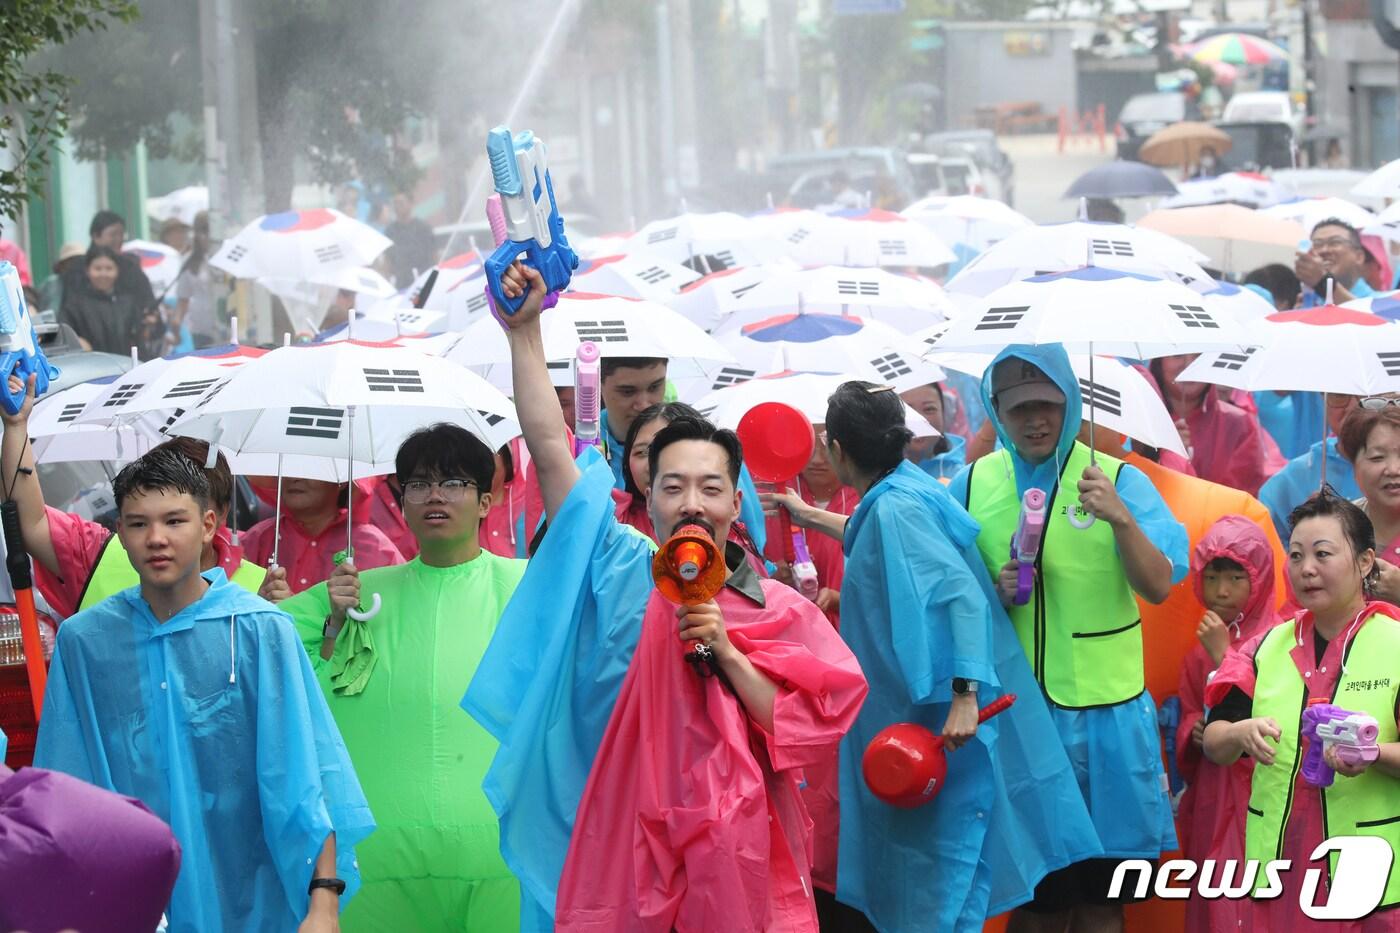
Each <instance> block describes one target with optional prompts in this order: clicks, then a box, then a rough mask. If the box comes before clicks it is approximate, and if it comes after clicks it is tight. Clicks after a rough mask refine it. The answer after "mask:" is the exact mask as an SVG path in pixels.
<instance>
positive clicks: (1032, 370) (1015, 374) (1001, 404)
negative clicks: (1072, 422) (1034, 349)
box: [992, 356, 1065, 411]
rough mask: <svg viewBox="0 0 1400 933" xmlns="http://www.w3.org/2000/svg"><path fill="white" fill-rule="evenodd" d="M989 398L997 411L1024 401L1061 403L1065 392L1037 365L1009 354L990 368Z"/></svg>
mask: <svg viewBox="0 0 1400 933" xmlns="http://www.w3.org/2000/svg"><path fill="white" fill-rule="evenodd" d="M992 399H993V400H994V401H995V402H996V406H997V410H998V411H1011V410H1012V409H1013V408H1016V407H1017V406H1020V405H1024V404H1026V403H1027V402H1049V403H1050V404H1052V405H1063V404H1064V403H1065V393H1064V392H1062V391H1060V387H1059V386H1057V385H1055V383H1054V381H1052V380H1051V378H1050V377H1049V376H1047V375H1045V372H1044V371H1043V370H1042V369H1041V368H1040V367H1039V366H1036V365H1035V364H1034V363H1031V362H1029V361H1027V360H1023V359H1021V358H1020V357H1018V356H1009V357H1007V358H1006V359H1004V360H1002V361H1001V362H1000V363H998V364H997V365H996V368H995V369H993V370H992Z"/></svg>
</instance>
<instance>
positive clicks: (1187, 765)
mask: <svg viewBox="0 0 1400 933" xmlns="http://www.w3.org/2000/svg"><path fill="white" fill-rule="evenodd" d="M1217 557H1225V558H1229V559H1230V560H1233V561H1234V562H1235V563H1237V564H1239V565H1240V566H1242V567H1244V568H1245V572H1246V574H1247V575H1248V576H1249V600H1248V601H1247V602H1246V603H1245V606H1244V612H1243V613H1241V614H1240V616H1239V618H1238V619H1234V620H1231V619H1225V620H1223V621H1224V622H1225V623H1226V625H1229V626H1230V630H1231V635H1232V638H1233V641H1234V644H1235V645H1236V647H1238V646H1239V645H1242V644H1245V643H1247V642H1248V641H1249V640H1250V639H1251V638H1253V637H1254V636H1255V635H1259V634H1262V633H1263V632H1266V631H1268V630H1269V628H1271V627H1272V626H1274V625H1275V624H1277V623H1278V615H1277V613H1276V611H1275V608H1274V607H1275V605H1276V602H1277V600H1276V598H1275V593H1274V552H1273V548H1272V546H1271V545H1270V544H1269V541H1268V539H1267V538H1266V537H1265V535H1264V533H1263V531H1261V530H1260V528H1259V526H1258V525H1256V524H1255V523H1254V522H1252V521H1250V520H1249V519H1247V518H1245V517H1243V516H1241V515H1227V516H1225V517H1224V518H1222V519H1220V520H1219V521H1217V522H1216V523H1215V524H1214V525H1212V526H1211V527H1210V530H1209V531H1207V532H1206V534H1205V536H1204V537H1202V538H1201V540H1200V542H1199V543H1197V545H1196V548H1195V550H1194V551H1193V552H1192V554H1191V584H1192V586H1193V588H1194V589H1195V591H1196V598H1197V599H1198V600H1199V601H1200V602H1201V603H1202V604H1203V605H1204V604H1205V588H1204V584H1203V582H1202V575H1203V574H1204V573H1205V569H1206V567H1207V565H1209V564H1210V562H1211V561H1213V560H1215V559H1216V558H1217ZM1232 623H1233V624H1232ZM1214 668H1215V665H1214V663H1213V662H1212V661H1211V659H1210V655H1209V654H1207V653H1206V649H1205V648H1204V647H1203V646H1202V645H1201V644H1199V643H1197V644H1196V645H1195V646H1193V647H1192V648H1191V650H1190V651H1189V652H1187V655H1186V658H1185V660H1184V661H1183V662H1182V666H1181V683H1180V686H1179V688H1178V696H1179V697H1180V699H1181V723H1180V724H1179V725H1178V726H1177V730H1176V762H1177V767H1178V768H1179V769H1180V771H1181V776H1182V777H1183V778H1185V780H1186V783H1187V788H1186V793H1185V794H1184V795H1183V796H1182V798H1181V805H1180V807H1179V808H1178V810H1177V814H1176V832H1177V838H1179V839H1180V840H1181V851H1182V854H1183V855H1184V856H1185V857H1186V858H1188V859H1192V860H1194V861H1196V862H1200V861H1201V860H1203V859H1207V858H1215V859H1221V858H1237V859H1242V858H1244V822H1245V811H1246V808H1247V807H1248V805H1249V776H1250V773H1251V772H1252V771H1253V770H1254V762H1253V760H1252V759H1250V758H1241V759H1240V760H1239V761H1237V762H1235V764H1233V765H1231V766H1230V767H1228V768H1222V767H1221V766H1219V765H1216V764H1212V763H1211V762H1209V761H1207V760H1206V759H1205V757H1204V755H1203V754H1202V752H1201V747H1200V746H1199V745H1197V744H1196V743H1195V741H1193V740H1192V738H1191V731H1192V729H1193V728H1195V726H1196V723H1198V722H1199V721H1201V719H1202V718H1203V717H1204V716H1205V706H1204V704H1205V694H1206V677H1207V676H1209V675H1210V672H1211V671H1212V670H1213V669H1214ZM1240 905H1241V902H1240V901H1232V900H1224V899H1219V900H1213V901H1207V900H1204V899H1202V898H1196V897H1193V898H1192V899H1191V900H1190V902H1188V904H1187V905H1186V929H1187V930H1188V931H1192V933H1195V931H1200V933H1210V931H1213V930H1226V929H1229V930H1233V929H1235V928H1236V926H1237V920H1238V919H1239V914H1240V910H1241V907H1240Z"/></svg>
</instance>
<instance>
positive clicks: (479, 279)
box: [408, 249, 491, 330]
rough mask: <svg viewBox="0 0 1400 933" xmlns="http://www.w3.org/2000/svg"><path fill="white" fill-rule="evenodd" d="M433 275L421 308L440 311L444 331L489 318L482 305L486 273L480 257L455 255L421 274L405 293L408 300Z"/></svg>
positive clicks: (461, 327)
mask: <svg viewBox="0 0 1400 933" xmlns="http://www.w3.org/2000/svg"><path fill="white" fill-rule="evenodd" d="M434 271H436V272H437V278H436V279H434V281H433V289H432V291H430V292H429V293H428V299H427V301H426V302H425V303H424V304H423V310H424V311H440V312H442V313H443V315H445V317H444V321H443V323H444V326H445V327H446V328H447V329H448V330H465V329H466V328H467V327H468V326H469V325H471V324H473V323H475V322H476V321H479V320H481V319H482V318H488V317H490V316H491V309H490V307H489V306H488V305H487V303H486V273H485V270H484V269H483V267H482V264H481V255H480V254H479V253H478V252H477V251H476V250H474V249H473V250H469V251H468V252H465V253H458V254H457V255H455V256H452V257H450V258H448V259H444V260H443V261H442V262H440V263H438V264H437V265H436V266H434V267H433V268H432V269H428V270H427V271H425V272H421V273H419V275H418V278H416V279H414V281H413V284H412V285H411V286H410V287H409V289H408V296H409V298H411V299H415V300H416V299H417V297H418V295H419V294H420V293H421V292H422V290H423V288H424V287H425V286H426V285H427V282H428V278H429V277H430V276H431V275H432V273H433V272H434Z"/></svg>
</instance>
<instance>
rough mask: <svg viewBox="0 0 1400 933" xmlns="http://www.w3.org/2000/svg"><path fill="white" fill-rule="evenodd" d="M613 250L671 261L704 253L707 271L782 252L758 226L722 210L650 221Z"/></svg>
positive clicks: (772, 257)
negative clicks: (648, 255)
mask: <svg viewBox="0 0 1400 933" xmlns="http://www.w3.org/2000/svg"><path fill="white" fill-rule="evenodd" d="M617 252H619V253H625V254H628V255H631V254H634V253H644V254H651V255H654V256H657V257H659V258H661V259H666V260H669V261H671V262H674V263H684V262H686V261H687V260H690V259H692V258H693V257H694V258H697V259H698V258H699V257H705V263H707V264H708V265H709V270H710V271H711V272H718V271H720V270H721V269H728V268H730V267H732V266H751V265H754V264H756V263H760V262H769V261H772V260H775V259H778V258H779V257H781V256H782V255H783V249H782V247H781V246H780V245H779V244H778V242H777V241H776V240H774V239H773V237H772V236H771V235H770V234H769V233H768V232H767V231H766V230H764V229H763V228H762V227H761V226H759V225H758V224H756V223H754V222H753V221H752V220H750V219H749V218H747V217H743V216H741V215H739V214H732V213H728V212H725V211H720V212H716V213H713V214H690V213H686V214H681V215H680V216H678V217H671V218H668V219H666V220H657V221H653V222H652V223H649V224H647V225H646V226H645V227H643V228H642V229H640V230H638V231H637V232H636V233H634V234H632V235H631V236H630V237H628V238H627V239H626V240H623V241H622V242H621V243H620V244H619V245H618V248H617ZM701 268H702V269H703V268H705V265H703V264H702V265H701Z"/></svg>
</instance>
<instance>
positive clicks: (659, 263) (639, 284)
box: [569, 253, 701, 302]
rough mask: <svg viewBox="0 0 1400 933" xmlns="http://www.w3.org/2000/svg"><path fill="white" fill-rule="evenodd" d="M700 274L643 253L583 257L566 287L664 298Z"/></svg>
mask: <svg viewBox="0 0 1400 933" xmlns="http://www.w3.org/2000/svg"><path fill="white" fill-rule="evenodd" d="M700 277H701V274H700V273H699V272H696V271H695V270H694V269H691V268H690V267H688V266H682V265H680V264H679V263H674V262H670V261H668V260H665V259H660V258H658V257H655V256H649V255H647V254H646V253H633V254H632V255H630V256H628V255H618V256H604V257H601V258H598V259H590V260H586V261H584V262H583V263H581V264H580V265H579V268H578V269H577V270H576V271H575V272H574V277H573V279H572V280H571V281H570V283H569V288H570V289H571V290H573V291H578V292H589V293H592V294H595V295H618V296H620V297H622V298H646V299H649V300H651V301H661V302H665V301H668V300H669V299H671V298H673V297H675V296H676V294H677V293H678V292H679V291H680V290H681V289H682V288H684V287H685V286H687V285H689V284H690V283H691V282H694V281H695V280H697V279H699V278H700Z"/></svg>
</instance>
